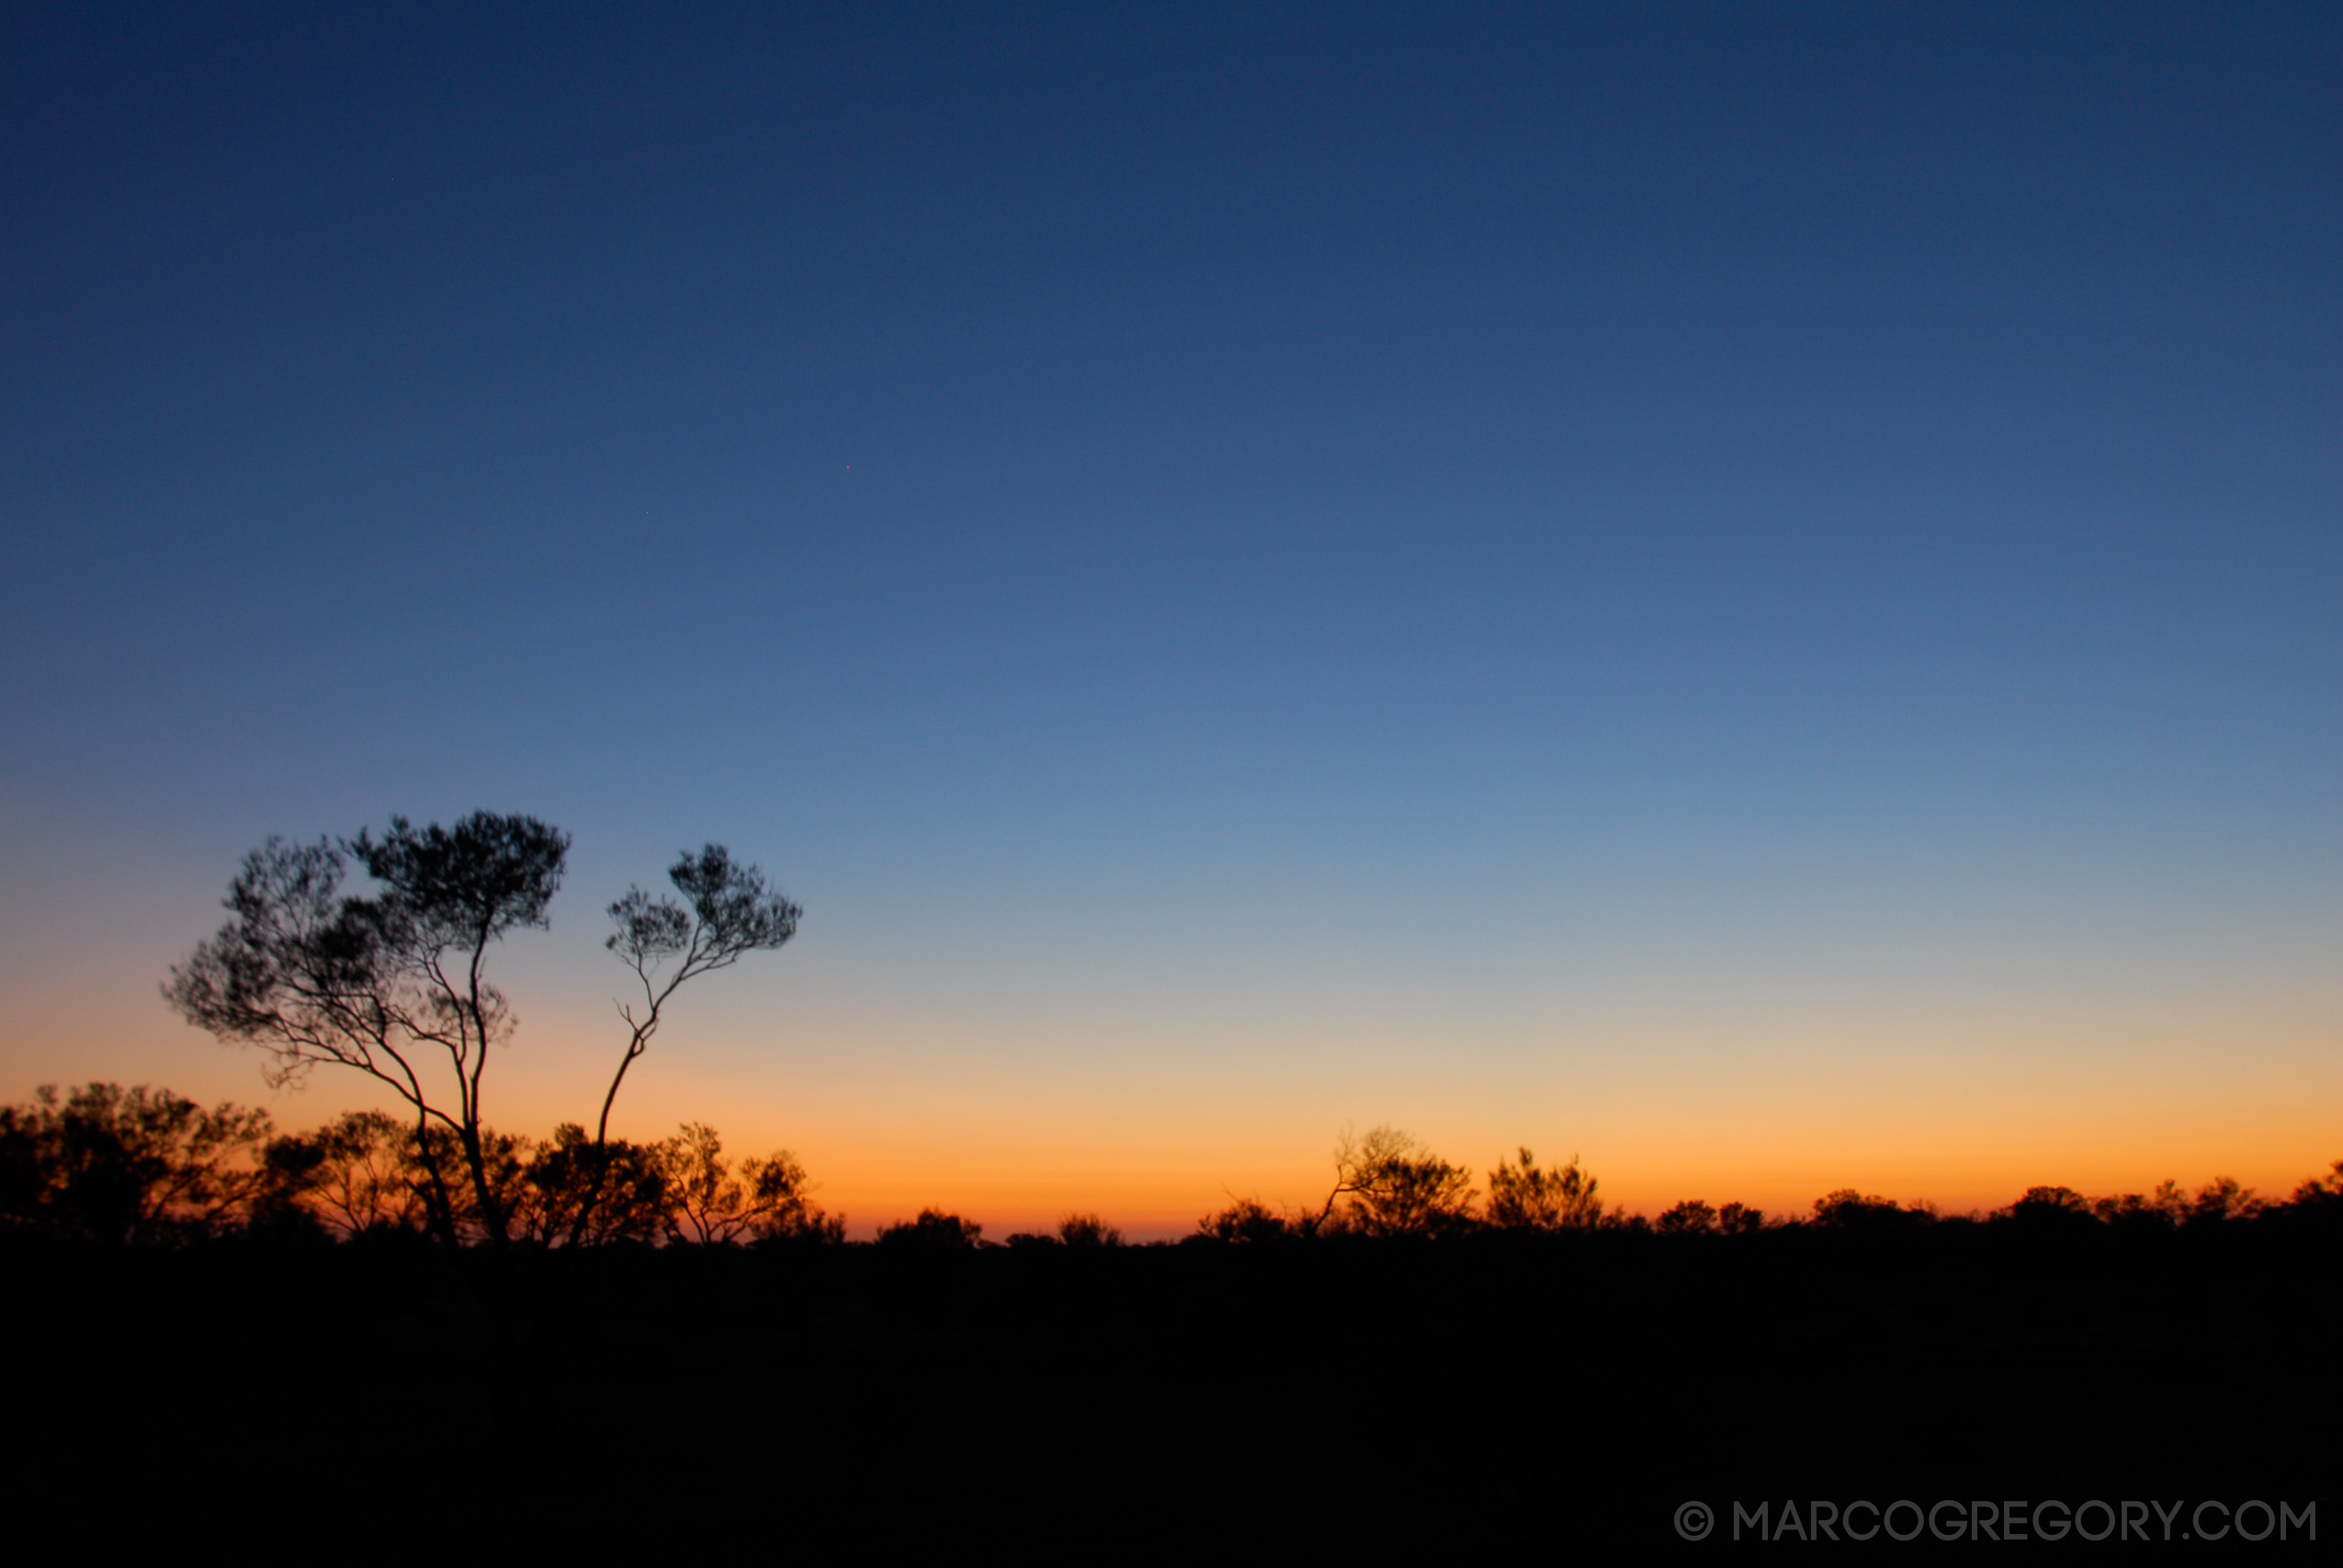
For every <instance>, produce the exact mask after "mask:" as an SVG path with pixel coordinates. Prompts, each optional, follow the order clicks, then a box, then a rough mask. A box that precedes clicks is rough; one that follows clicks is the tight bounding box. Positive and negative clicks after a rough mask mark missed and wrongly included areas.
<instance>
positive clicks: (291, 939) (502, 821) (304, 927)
mask: <svg viewBox="0 0 2343 1568" xmlns="http://www.w3.org/2000/svg"><path fill="white" fill-rule="evenodd" d="M569 844H570V840H569V838H568V836H567V835H566V834H563V833H561V832H560V831H559V830H558V829H553V828H550V827H548V826H547V825H546V824H545V823H542V822H540V821H538V820H537V819H536V818H532V817H505V816H497V815H494V814H492V813H488V812H474V813H472V814H471V815H470V816H469V817H465V818H461V819H460V820H458V822H457V823H456V825H455V826H454V827H453V828H442V827H440V826H439V825H438V824H436V823H433V824H432V825H430V826H429V827H426V828H424V829H416V828H414V827H413V825H412V824H411V823H409V822H408V820H407V819H406V818H403V817H393V818H391V819H390V829H389V830H388V831H387V832H385V833H384V834H383V835H382V836H381V837H380V838H377V837H375V836H374V835H373V834H372V833H371V832H370V831H365V830H361V831H360V832H359V834H358V836H357V838H356V839H355V840H345V841H344V842H343V843H341V844H339V845H336V844H334V843H332V842H329V841H327V840H319V841H318V842H317V843H314V844H289V843H287V842H286V841H285V840H281V839H274V838H272V839H270V840H268V841H267V843H266V844H265V845H263V846H262V847H261V848H260V849H258V850H255V851H254V852H252V853H251V854H249V855H247V856H246V857H245V859H244V863H243V868H242V870H240V871H239V872H238V873H237V874H236V877H235V879H234V880H233V882H232V884H231V885H230V887H229V892H228V897H227V898H226V900H225V902H226V905H227V908H228V909H229V912H230V915H231V919H229V921H228V922H227V923H226V924H225V925H223V926H222V927H221V929H220V931H218V932H217V933H216V934H215V935H213V936H212V937H210V938H209V940H207V941H205V942H202V943H200V944H199V945H198V947H197V948H196V950H195V952H194V953H193V954H192V955H190V956H189V958H188V959H187V962H186V963H185V964H179V965H175V966H174V967H173V968H172V970H171V973H170V977H169V978H168V979H167V980H166V981H165V982H164V987H163V991H164V998H166V999H167V1000H168V1001H169V1002H170V1003H171V1005H172V1006H173V1007H174V1008H175V1009H176V1010H178V1011H179V1012H180V1014H181V1015H182V1016H184V1017H185V1018H187V1020H188V1021H190V1022H192V1023H194V1024H196V1025H198V1027H200V1028H203V1029H206V1030H208V1031H209V1032H211V1033H213V1034H214V1035H216V1036H218V1037H219V1038H221V1039H222V1040H233V1041H240V1042H243V1043H251V1044H255V1045H257V1046H259V1047H261V1048H262V1049H263V1050H264V1051H266V1053H267V1054H268V1055H269V1057H270V1061H269V1063H268V1064H267V1066H266V1067H265V1069H264V1073H265V1076H266V1077H267V1078H268V1080H269V1081H270V1083H271V1084H273V1085H281V1084H284V1083H288V1082H292V1081H296V1080H299V1079H300V1078H302V1077H306V1076H307V1075H308V1074H309V1073H310V1072H311V1070H312V1069H314V1068H315V1067H317V1066H320V1065H327V1066H341V1067H347V1068H351V1069H353V1070H355V1071H357V1072H360V1073H363V1074H365V1075H367V1076H368V1077H372V1078H374V1079H376V1080H377V1081H378V1082H380V1083H382V1084H384V1085H386V1086H388V1087H389V1088H390V1089H391V1090H392V1091H393V1092H394V1093H396V1094H397V1095H398V1096H399V1098H400V1099H401V1100H404V1101H405V1102H406V1104H407V1105H408V1106H409V1107H410V1108H411V1109H412V1111H413V1113H414V1117H415V1128H416V1134H417V1137H418V1139H419V1140H421V1141H422V1142H424V1144H426V1145H428V1144H429V1143H430V1141H431V1138H432V1134H433V1133H434V1130H435V1129H436V1131H438V1132H439V1133H440V1134H444V1135H446V1136H447V1137H450V1138H452V1139H453V1140H454V1148H453V1150H452V1153H453V1154H455V1155H456V1156H458V1157H457V1158H456V1159H454V1160H452V1161H451V1160H449V1159H447V1158H444V1157H436V1156H435V1157H433V1158H431V1159H429V1160H427V1161H426V1162H425V1165H424V1169H425V1172H426V1174H427V1177H428V1179H429V1180H430V1181H431V1183H432V1184H433V1186H434V1191H433V1193H432V1197H431V1201H430V1203H429V1205H428V1212H429V1213H430V1214H431V1216H432V1219H433V1221H434V1224H435V1226H436V1228H437V1229H438V1230H439V1232H440V1234H441V1235H442V1237H443V1239H445V1240H446V1241H447V1242H448V1243H449V1244H450V1245H454V1244H456V1243H457V1242H458V1239H459V1238H458V1235H457V1234H456V1231H455V1229H454V1228H453V1225H454V1219H453V1216H454V1215H455V1214H456V1213H457V1212H458V1209H459V1208H469V1210H470V1213H472V1214H473V1215H474V1216H475V1224H476V1225H477V1228H478V1229H479V1231H480V1233H481V1235H483V1236H485V1237H486V1238H487V1240H489V1241H490V1242H491V1243H492V1244H495V1245H499V1246H501V1245H502V1244H503V1243H504V1240H505V1239H506V1235H507V1230H508V1226H507V1209H506V1205H505V1201H504V1198H505V1194H504V1191H503V1190H502V1187H501V1184H500V1182H499V1180H498V1179H496V1177H495V1176H494V1175H493V1174H492V1170H491V1165H492V1151H491V1150H490V1149H489V1148H488V1147H487V1146H486V1145H484V1144H483V1142H482V1138H483V1127H482V1122H481V1079H482V1075H483V1074H484V1073H485V1071H486V1069H487V1066H488V1060H489V1056H490V1055H491V1053H492V1048H493V1047H494V1046H495V1045H496V1044H498V1043H501V1042H503V1041H504V1040H505V1039H507V1038H508V1037H509V1036H510V1033H511V1031H512V1027H513V1018H512V1012H511V1009H510V1007H509V1006H508V1004H507V1002H506V1000H505V998H504V994H503V993H502V992H501V991H499V990H498V989H497V988H496V987H495V986H494V985H493V984H492V983H491V982H490V980H489V979H488V977H487V974H486V967H487V956H488V950H489V948H490V947H491V946H492V945H493V944H494V943H496V942H500V941H502V940H503V939H504V936H505V935H506V934H507V933H509V932H511V931H517V930H523V929H527V928H532V927H534V928H542V927H543V926H544V925H545V924H546V908H547V906H548V904H549V902H550V901H551V899H552V897H553V894H554V892H555V890H556V889H557V888H559V887H560V883H561V873H562V867H563V863H564V861H565V858H566V856H567V854H568V852H569ZM353 859H355V860H356V861H357V862H358V863H360V864H361V865H363V866H364V867H365V869H366V871H367V873H368V875H370V876H371V877H373V878H374V879H375V881H376V882H377V883H379V885H380V886H382V889H383V891H382V892H381V894H380V895H379V896H377V897H359V896H357V895H355V894H344V893H343V892H342V890H341V889H342V884H343V882H344V880H345V877H346V875H347V874H348V869H349V863H350V861H351V860H353ZM442 1058H444V1067H445V1069H446V1070H445V1073H444V1074H443V1075H437V1079H436V1081H437V1082H439V1083H441V1084H444V1085H447V1086H448V1090H452V1094H451V1093H450V1092H448V1090H443V1089H436V1088H433V1087H431V1080H432V1079H433V1078H434V1077H435V1075H434V1074H433V1073H432V1072H431V1071H429V1070H428V1069H429V1066H430V1063H431V1062H433V1061H437V1060H441V1059H442ZM459 1173H460V1177H461V1178H463V1179H462V1180H460V1181H459V1180H458V1175H459ZM458 1184H460V1185H464V1186H467V1187H468V1188H469V1191H468V1192H466V1193H464V1194H462V1195H461V1196H460V1197H459V1196H458V1194H457V1193H456V1192H455V1191H454V1190H453V1186H454V1185H458Z"/></svg>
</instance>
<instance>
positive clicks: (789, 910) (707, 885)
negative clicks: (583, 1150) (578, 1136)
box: [594, 844, 805, 1145]
mask: <svg viewBox="0 0 2343 1568" xmlns="http://www.w3.org/2000/svg"><path fill="white" fill-rule="evenodd" d="M667 880H668V881H670V882H672V883H673V884H674V885H675V890H676V891H677V892H679V893H681V894H682V895H683V896H684V899H685V902H684V903H680V904H679V903H677V902H676V901H675V900H674V899H673V898H671V897H667V896H666V895H664V894H661V895H659V896H658V897H652V896H651V894H649V893H646V892H644V891H643V890H642V889H641V888H640V887H629V888H628V889H627V891H626V893H625V895H624V896H623V897H620V898H619V899H618V900H617V902H615V903H613V904H612V905H611V906H610V920H611V923H612V925H614V926H616V927H617V930H615V931H612V932H611V933H610V936H609V939H608V940H607V941H606V942H605V943H604V945H605V946H606V947H607V948H609V950H610V951H611V952H612V953H617V955H618V958H619V961H620V962H621V963H623V964H626V965H627V967H628V969H630V970H632V971H633V972H634V976H635V979H636V981H637V982H638V983H639V984H640V986H641V987H642V1003H641V1011H640V1014H638V1013H637V1011H636V1004H635V1003H633V1002H630V1001H629V1002H622V1003H620V1004H619V1007H618V1013H619V1016H620V1017H622V1018H624V1019H625V1020H626V1021H627V1027H628V1039H627V1049H626V1051H625V1052H624V1053H623V1054H622V1055H620V1056H619V1058H618V1070H617V1072H616V1073H614V1074H612V1075H611V1078H610V1091H609V1092H608V1093H607V1094H606V1095H604V1096H603V1097H602V1119H601V1120H600V1121H599V1122H596V1123H595V1125H594V1142H595V1143H596V1144H597V1145H599V1144H601V1143H602V1142H604V1141H605V1140H606V1138H607V1137H608V1135H609V1132H610V1107H611V1105H612V1104H613V1103H614V1102H616V1101H617V1098H618V1086H619V1085H620V1084H622V1083H624V1082H625V1081H626V1077H627V1069H628V1067H631V1066H634V1065H635V1062H636V1060H637V1058H639V1057H640V1056H641V1055H642V1054H643V1052H644V1051H645V1050H647V1049H648V1048H649V1047H650V1045H651V1036H652V1035H653V1034H656V1033H657V1032H659V1024H660V1017H661V1012H662V1009H664V1008H665V1007H666V1005H667V1002H668V999H669V998H672V997H673V995H674V994H675V990H676V987H680V986H681V985H683V983H684V982H685V981H686V980H690V979H694V978H696V977H697V976H701V975H706V974H708V973H710V972H711V971H714V970H718V969H729V968H730V967H731V966H732V965H733V964H737V963H739V962H740V961H741V959H742V958H743V957H745V956H746V955H747V954H749V953H757V952H769V951H771V950H773V949H775V948H777V947H779V946H781V945H782V944H783V943H784V942H787V941H788V940H789V939H790V938H791V937H792V936H795V935H796V934H797V931H798V919H800V918H801V917H802V916H803V915H804V913H805V911H804V910H803V909H801V908H798V906H797V905H795V904H792V903H791V902H789V900H788V899H787V898H785V897H782V896H781V895H780V894H779V893H777V892H775V891H774V890H773V889H772V888H770V887H768V886H766V885H765V881H764V872H762V871H760V870H759V869H758V868H757V867H755V866H753V865H741V864H740V863H737V862H735V861H734V860H733V859H732V856H731V852H730V851H728V850H727V849H725V848H724V846H723V845H721V844H705V845H702V846H701V848H700V851H699V852H698V853H697V854H696V855H695V854H692V853H689V852H685V854H682V855H680V856H678V857H677V858H676V861H675V863H674V864H673V865H672V866H670V867H668V868H667ZM669 964H673V968H672V969H670V968H669V967H668V965H669Z"/></svg>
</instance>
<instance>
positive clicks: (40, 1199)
mask: <svg viewBox="0 0 2343 1568" xmlns="http://www.w3.org/2000/svg"><path fill="white" fill-rule="evenodd" d="M270 1131H271V1128H270V1122H269V1117H268V1113H267V1112H266V1111H260V1110H256V1109H254V1108H251V1107H246V1106H238V1105H232V1104H222V1105H220V1106H217V1107H214V1108H213V1109H211V1110H209V1111H207V1110H205V1109H204V1108H203V1107H202V1106H200V1105H198V1104H197V1103H196V1102H195V1101H194V1100H187V1099H183V1098H181V1097H180V1096H178V1095H175V1094H173V1093H172V1092H171V1091H170V1090H168V1089H148V1088H147V1087H146V1086H145V1085H143V1084H141V1085H140V1086H139V1087H137V1088H135V1089H123V1088H122V1087H121V1086H119V1084H110V1083H93V1084H84V1085H82V1086H81V1087H80V1088H78V1089H74V1090H73V1091H72V1092H71V1093H70V1094H68V1095H66V1096H65V1097H64V1098H63V1099H62V1100H60V1099H59V1098H58V1094H57V1090H56V1088H55V1086H53V1085H43V1086H42V1087H41V1088H40V1089H37V1090H35V1091H34V1096H33V1101H32V1103H31V1104H29V1105H11V1106H6V1107H0V1172H5V1175H4V1176H0V1219H5V1221H6V1223H7V1224H10V1225H14V1226H24V1227H30V1228H37V1229H42V1230H47V1231H50V1232H51V1233H54V1234H59V1235H70V1236H74V1237H77V1238H79V1239H83V1240H87V1241H99V1242H113V1243H121V1244H130V1243H150V1244H151V1243H156V1242H166V1241H169V1242H179V1241H187V1240H192V1239H196V1238H198V1237H202V1236H208V1235H216V1234H219V1233H220V1232H221V1231H222V1230H225V1229H227V1228H229V1227H231V1226H232V1225H233V1224H238V1223H241V1222H243V1220H245V1219H247V1218H248V1217H249V1210H250V1207H251V1205H252V1204H253V1203H254V1202H255V1201H256V1200H257V1199H259V1198H260V1197H261V1195H262V1194H263V1192H264V1190H266V1187H267V1185H268V1181H269V1174H268V1172H267V1171H266V1169H265V1168H263V1167H261V1166H260V1165H259V1163H258V1156H259V1155H260V1153H261V1151H262V1150H263V1149H264V1148H265V1147H266V1145H267V1142H268V1138H269V1134H270Z"/></svg>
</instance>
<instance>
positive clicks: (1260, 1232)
mask: <svg viewBox="0 0 2343 1568" xmlns="http://www.w3.org/2000/svg"><path fill="white" fill-rule="evenodd" d="M1307 1234H1309V1233H1308V1232H1306V1231H1304V1230H1303V1229H1302V1228H1301V1227H1300V1226H1299V1225H1296V1224H1289V1223H1287V1221H1286V1220H1285V1217H1284V1216H1283V1215H1281V1214H1279V1213H1277V1212H1276V1211H1275V1210H1273V1209H1272V1208H1270V1207H1269V1206H1268V1205H1267V1204H1265V1203H1263V1202H1262V1201H1260V1200H1259V1199H1257V1198H1239V1199H1236V1200H1234V1201H1231V1202H1230V1203H1229V1205H1228V1207H1227V1208H1225V1209H1222V1210H1220V1211H1219V1212H1218V1213H1211V1214H1206V1215H1205V1216H1204V1217H1203V1218H1202V1219H1200V1220H1198V1221H1197V1222H1196V1235H1198V1236H1199V1237H1204V1238H1208V1239H1210V1240H1213V1241H1226V1242H1246V1243H1251V1244H1255V1245H1258V1244H1261V1243H1263V1242H1273V1241H1291V1240H1293V1239H1295V1238H1296V1237H1297V1236H1300V1235H1307Z"/></svg>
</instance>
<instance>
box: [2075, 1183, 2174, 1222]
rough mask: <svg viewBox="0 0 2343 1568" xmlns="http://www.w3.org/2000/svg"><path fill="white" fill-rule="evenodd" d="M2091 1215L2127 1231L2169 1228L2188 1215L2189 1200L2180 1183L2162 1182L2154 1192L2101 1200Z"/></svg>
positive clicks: (2092, 1208)
mask: <svg viewBox="0 0 2343 1568" xmlns="http://www.w3.org/2000/svg"><path fill="white" fill-rule="evenodd" d="M2091 1213H2094V1214H2096V1215H2098V1216H2099V1218H2100V1219H2101V1220H2103V1221H2105V1222H2106V1223H2107V1224H2114V1225H2122V1226H2124V1227H2126V1228H2127V1229H2138V1228H2151V1229H2168V1228H2169V1227H2171V1226H2173V1225H2177V1224H2179V1223H2180V1222H2181V1221H2182V1220H2183V1219H2185V1218H2186V1217H2187V1216H2188V1213H2189V1200H2188V1199H2187V1197H2185V1196H2184V1195H2183V1194H2182V1193H2181V1191H2180V1184H2179V1182H2177V1181H2159V1182H2157V1183H2156V1190H2155V1191H2154V1192H2150V1193H2145V1194H2143V1193H2138V1192H2125V1193H2123V1194H2122V1195H2120V1196H2116V1197H2107V1198H2101V1199H2100V1200H2099V1201H2097V1202H2095V1203H2093V1204H2092V1205H2091Z"/></svg>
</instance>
